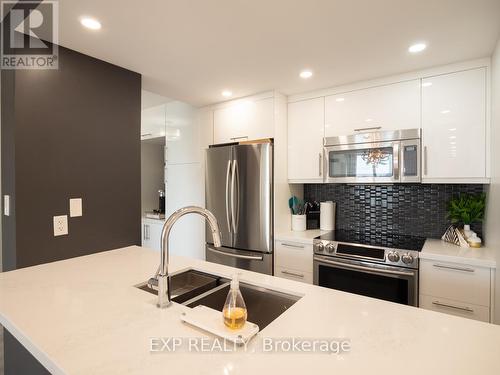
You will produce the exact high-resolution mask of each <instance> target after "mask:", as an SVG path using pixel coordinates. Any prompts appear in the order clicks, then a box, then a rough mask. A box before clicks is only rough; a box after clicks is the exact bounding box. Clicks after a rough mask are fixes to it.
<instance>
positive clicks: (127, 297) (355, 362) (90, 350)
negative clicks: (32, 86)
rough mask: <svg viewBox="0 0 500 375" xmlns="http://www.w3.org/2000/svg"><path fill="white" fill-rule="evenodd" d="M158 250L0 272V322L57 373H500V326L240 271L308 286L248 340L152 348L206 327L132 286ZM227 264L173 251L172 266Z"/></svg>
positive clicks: (293, 287) (288, 287) (279, 284)
mask: <svg viewBox="0 0 500 375" xmlns="http://www.w3.org/2000/svg"><path fill="white" fill-rule="evenodd" d="M158 261H159V254H158V253H157V252H155V251H153V250H147V249H143V248H140V247H135V246H134V247H128V248H124V249H118V250H114V251H108V252H103V253H98V254H95V255H90V256H85V257H80V258H74V259H69V260H65V261H60V262H55V263H50V264H45V265H40V266H36V267H30V268H24V269H20V270H16V271H12V272H6V273H3V274H0V323H1V324H2V325H3V326H5V328H7V329H8V330H9V331H10V332H11V333H12V334H13V335H14V336H15V337H16V338H17V339H18V340H19V341H20V342H21V343H22V344H23V345H24V346H25V347H26V348H27V349H28V350H29V351H30V352H31V353H32V354H33V355H34V356H35V357H36V358H37V359H38V360H39V361H40V362H41V363H42V364H43V365H44V366H45V367H46V368H47V369H48V370H49V371H50V372H52V373H53V374H82V375H83V374H85V375H88V374H94V375H96V374H106V375H111V374H141V375H143V374H167V373H168V374H222V375H229V374H252V375H255V374H271V373H276V374H287V375H288V374H301V375H303V374H367V373H370V374H384V375H385V374H401V372H404V373H405V374H418V375H423V374H454V375H459V374H464V375H465V374H467V375H470V374H499V373H500V361H499V360H498V359H499V358H500V345H498V343H499V342H500V326H495V325H490V324H487V323H482V322H478V321H474V320H467V319H463V318H459V317H455V316H450V315H444V314H440V313H437V312H433V311H427V310H421V309H417V308H414V307H410V306H403V305H398V304H394V303H390V302H385V301H381V300H376V299H372V298H367V297H362V296H358V295H354V294H349V293H343V292H340V291H335V290H331V289H326V288H321V287H317V286H313V285H308V284H303V283H299V282H295V281H291V280H286V279H280V278H276V277H272V276H266V275H261V274H257V273H253V272H249V271H241V280H242V281H245V282H250V283H253V284H257V285H260V286H266V287H268V288H272V289H277V290H281V291H288V292H291V293H293V294H298V295H302V296H303V297H302V298H301V299H300V300H299V301H298V302H297V303H295V304H294V305H293V306H292V307H291V308H290V309H288V310H287V311H286V312H285V313H284V314H283V315H281V316H280V317H279V318H278V319H276V320H275V321H274V322H272V323H271V324H270V325H269V326H267V327H266V328H265V329H264V330H262V331H261V332H260V333H259V334H258V337H256V338H254V339H253V341H252V342H251V343H250V345H249V347H248V348H247V351H244V350H243V349H241V350H238V351H237V352H230V353H219V354H202V353H152V352H150V339H151V338H152V337H163V338H169V337H204V336H207V335H205V334H204V333H203V332H202V331H199V330H195V329H193V328H192V327H190V326H188V325H186V324H183V323H181V321H180V314H181V313H182V312H183V311H186V309H188V308H187V307H185V306H182V305H178V304H175V303H174V304H173V305H172V306H171V307H169V308H167V309H158V308H157V307H156V305H155V303H156V297H155V296H154V295H151V294H149V293H147V292H144V291H141V290H139V289H137V288H134V285H136V284H138V283H141V282H143V281H145V280H147V279H148V278H149V277H150V276H151V275H152V274H153V273H154V271H155V270H156V267H157V265H158ZM187 268H195V269H199V270H202V271H205V272H210V273H216V274H219V275H225V276H230V275H231V274H232V273H233V271H234V269H232V268H230V267H226V266H222V265H217V264H212V263H207V262H204V261H199V260H193V259H188V258H181V257H172V259H171V270H172V271H173V272H178V271H182V270H185V269H187ZM266 337H267V338H283V337H288V338H289V337H302V338H313V339H314V338H315V339H322V338H346V339H349V340H350V343H351V351H350V352H349V353H346V354H342V355H335V354H283V353H275V354H269V353H263V352H262V351H261V350H259V349H258V347H257V345H256V343H257V342H259V340H261V339H263V338H266Z"/></svg>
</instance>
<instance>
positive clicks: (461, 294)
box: [419, 259, 493, 322]
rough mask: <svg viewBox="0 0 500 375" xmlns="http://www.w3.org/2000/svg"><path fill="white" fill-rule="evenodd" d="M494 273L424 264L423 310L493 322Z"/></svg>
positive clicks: (421, 286)
mask: <svg viewBox="0 0 500 375" xmlns="http://www.w3.org/2000/svg"><path fill="white" fill-rule="evenodd" d="M492 277H493V276H492V270H491V269H490V268H487V267H477V266H470V265H463V264H458V263H448V262H441V261H435V260H428V259H421V260H420V296H419V300H420V303H419V305H420V307H422V308H424V309H428V310H434V311H439V312H443V313H447V314H452V315H458V316H463V317H466V318H471V319H476V320H481V321H484V322H489V321H490V320H491V316H492V311H491V307H492V306H491V279H492Z"/></svg>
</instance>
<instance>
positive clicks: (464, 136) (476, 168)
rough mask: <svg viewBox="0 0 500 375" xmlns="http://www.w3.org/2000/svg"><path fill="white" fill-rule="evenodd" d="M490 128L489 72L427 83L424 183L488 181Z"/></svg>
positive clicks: (424, 86)
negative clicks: (487, 81)
mask: <svg viewBox="0 0 500 375" xmlns="http://www.w3.org/2000/svg"><path fill="white" fill-rule="evenodd" d="M486 126H487V124H486V68H478V69H472V70H466V71H461V72H456V73H450V74H444V75H439V76H436V77H430V78H425V79H423V80H422V130H423V176H422V180H423V182H447V181H449V182H487V175H488V173H487V161H486V159H487V147H486Z"/></svg>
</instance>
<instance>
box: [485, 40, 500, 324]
mask: <svg viewBox="0 0 500 375" xmlns="http://www.w3.org/2000/svg"><path fill="white" fill-rule="evenodd" d="M491 90H492V91H491V94H492V96H491V109H492V114H491V146H492V147H491V184H490V187H489V194H488V206H487V207H488V210H487V212H486V221H485V225H486V228H485V239H486V241H487V242H486V245H487V246H488V247H492V248H495V249H496V252H497V260H498V261H499V264H500V230H499V228H500V147H499V146H500V39H499V40H498V42H497V46H496V49H495V52H494V55H493V58H492V76H491ZM494 322H495V323H496V324H500V269H499V270H497V275H496V285H495V319H494Z"/></svg>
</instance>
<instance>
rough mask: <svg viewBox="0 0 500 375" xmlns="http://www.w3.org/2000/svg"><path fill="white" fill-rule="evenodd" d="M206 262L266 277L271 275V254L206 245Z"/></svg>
mask: <svg viewBox="0 0 500 375" xmlns="http://www.w3.org/2000/svg"><path fill="white" fill-rule="evenodd" d="M206 260H207V261H208V262H212V263H218V264H224V265H226V266H231V267H236V268H241V269H244V270H249V271H254V272H259V273H264V274H266V275H272V274H273V254H272V253H257V252H253V251H243V250H236V249H230V248H227V247H220V248H215V247H214V246H212V245H207V246H206Z"/></svg>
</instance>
